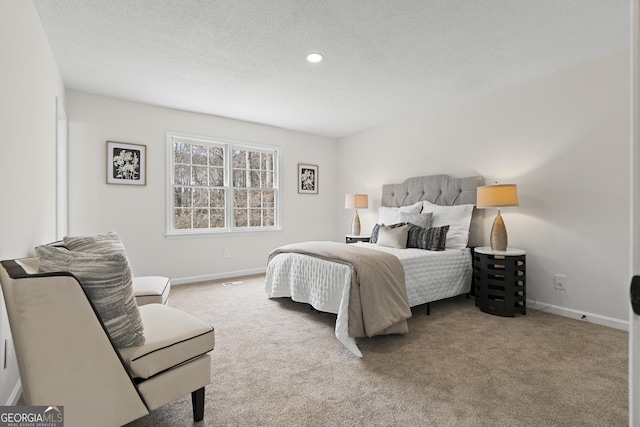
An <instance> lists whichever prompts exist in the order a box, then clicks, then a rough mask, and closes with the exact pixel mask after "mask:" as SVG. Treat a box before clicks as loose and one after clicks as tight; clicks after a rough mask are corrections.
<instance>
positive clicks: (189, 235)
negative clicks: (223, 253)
mask: <svg viewBox="0 0 640 427" xmlns="http://www.w3.org/2000/svg"><path fill="white" fill-rule="evenodd" d="M280 231H282V227H279V228H269V229H265V230H260V229H255V228H252V229H248V230H224V231H222V230H221V231H188V232H183V233H175V232H173V233H165V235H164V237H165V238H166V239H169V240H173V239H202V238H209V237H214V238H215V237H222V236H232V235H236V236H237V235H242V236H248V235H252V234H253V235H256V236H258V235H264V233H277V232H280Z"/></svg>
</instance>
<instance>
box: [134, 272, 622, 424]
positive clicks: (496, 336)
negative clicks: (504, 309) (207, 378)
mask: <svg viewBox="0 0 640 427" xmlns="http://www.w3.org/2000/svg"><path fill="white" fill-rule="evenodd" d="M243 280H244V281H245V282H244V283H243V284H236V285H230V286H224V285H223V284H221V283H220V282H207V283H200V284H192V285H183V286H175V287H174V288H173V289H172V293H171V297H170V299H169V303H170V305H172V306H174V307H177V308H180V309H183V310H185V311H187V312H189V313H192V314H194V315H195V316H198V317H199V318H201V319H203V320H204V321H206V322H209V323H211V324H212V325H213V326H214V327H215V328H216V348H215V350H214V351H213V352H212V353H211V355H212V359H213V362H212V369H213V374H212V384H211V385H210V386H207V388H206V403H205V419H204V421H203V422H201V423H198V424H197V425H198V426H417V425H421V426H456V427H457V426H599V427H600V426H624V425H627V423H628V405H627V354H628V351H627V348H628V345H627V333H626V332H623V331H619V330H615V329H610V328H606V327H601V326H597V325H593V324H589V323H586V322H581V321H576V320H570V319H567V318H563V317H559V316H555V315H552V314H548V313H544V312H536V311H532V310H530V311H529V313H528V314H527V315H526V316H518V317H516V318H504V317H498V316H492V315H489V314H485V313H482V312H481V311H480V310H479V309H478V308H477V307H475V305H474V303H473V300H472V299H466V298H464V297H458V298H454V299H451V300H447V301H443V302H439V303H435V304H432V308H431V315H430V316H426V315H425V311H424V308H418V309H414V316H413V317H412V318H411V319H410V320H409V334H407V335H405V336H386V337H376V338H369V339H359V340H358V346H359V347H360V350H361V351H362V353H363V355H364V358H362V359H359V358H357V357H355V356H353V355H352V354H351V353H349V352H348V351H347V350H346V349H345V348H344V347H343V346H342V344H340V342H339V341H338V340H337V339H336V338H335V336H334V331H333V327H334V322H335V316H334V315H331V314H327V313H319V312H316V311H314V310H311V309H310V308H309V306H308V305H305V304H299V303H294V302H292V301H290V300H287V299H278V300H269V299H267V298H266V297H265V293H264V276H252V277H247V278H243ZM192 420H193V418H192V412H191V400H190V396H185V397H184V398H182V399H180V400H178V401H176V402H174V403H171V404H168V405H166V406H163V407H162V408H159V409H158V410H156V411H154V412H153V413H151V414H150V415H148V416H146V417H144V418H141V419H139V420H137V421H134V422H133V423H131V424H129V426H131V427H133V426H172V427H174V426H190V425H192V424H193V422H192Z"/></svg>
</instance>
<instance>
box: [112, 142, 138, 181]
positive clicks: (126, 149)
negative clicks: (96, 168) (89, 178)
mask: <svg viewBox="0 0 640 427" xmlns="http://www.w3.org/2000/svg"><path fill="white" fill-rule="evenodd" d="M146 158H147V146H146V145H139V144H127V143H124V142H114V141H107V184H125V185H147V160H146Z"/></svg>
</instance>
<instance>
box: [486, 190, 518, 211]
mask: <svg viewBox="0 0 640 427" xmlns="http://www.w3.org/2000/svg"><path fill="white" fill-rule="evenodd" d="M476 206H477V207H478V208H504V207H507V206H518V187H517V186H516V185H515V184H496V185H485V186H482V187H478V191H477V201H476Z"/></svg>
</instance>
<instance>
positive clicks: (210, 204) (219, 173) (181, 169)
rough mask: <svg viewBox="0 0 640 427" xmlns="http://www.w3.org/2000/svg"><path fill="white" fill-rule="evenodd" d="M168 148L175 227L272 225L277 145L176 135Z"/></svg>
mask: <svg viewBox="0 0 640 427" xmlns="http://www.w3.org/2000/svg"><path fill="white" fill-rule="evenodd" d="M225 150H228V152H229V153H230V154H231V155H230V156H229V157H230V158H229V159H228V160H227V158H226V156H225ZM172 151H173V156H172V159H173V165H172V168H173V171H172V173H173V185H172V189H173V195H172V200H173V206H172V214H171V216H172V227H173V229H174V230H184V231H187V230H192V231H197V230H207V229H209V230H216V229H218V230H220V229H226V230H229V231H230V230H232V229H238V228H240V229H259V228H273V227H276V225H277V224H276V218H277V213H276V200H277V178H276V160H277V151H276V150H268V149H254V148H252V147H249V146H236V145H230V144H222V143H214V142H213V141H212V142H211V143H210V144H208V143H203V142H202V141H201V139H200V138H198V139H197V140H196V139H194V142H188V141H187V138H180V139H179V140H173V144H172ZM227 171H228V172H227ZM227 174H229V177H230V178H231V179H230V180H229V182H226V180H225V177H226V176H227ZM228 190H231V191H230V192H229V191H228ZM227 200H228V202H230V204H231V206H230V207H231V209H227V203H228V202H227ZM227 214H228V215H230V216H231V218H230V221H229V220H228V219H227Z"/></svg>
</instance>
